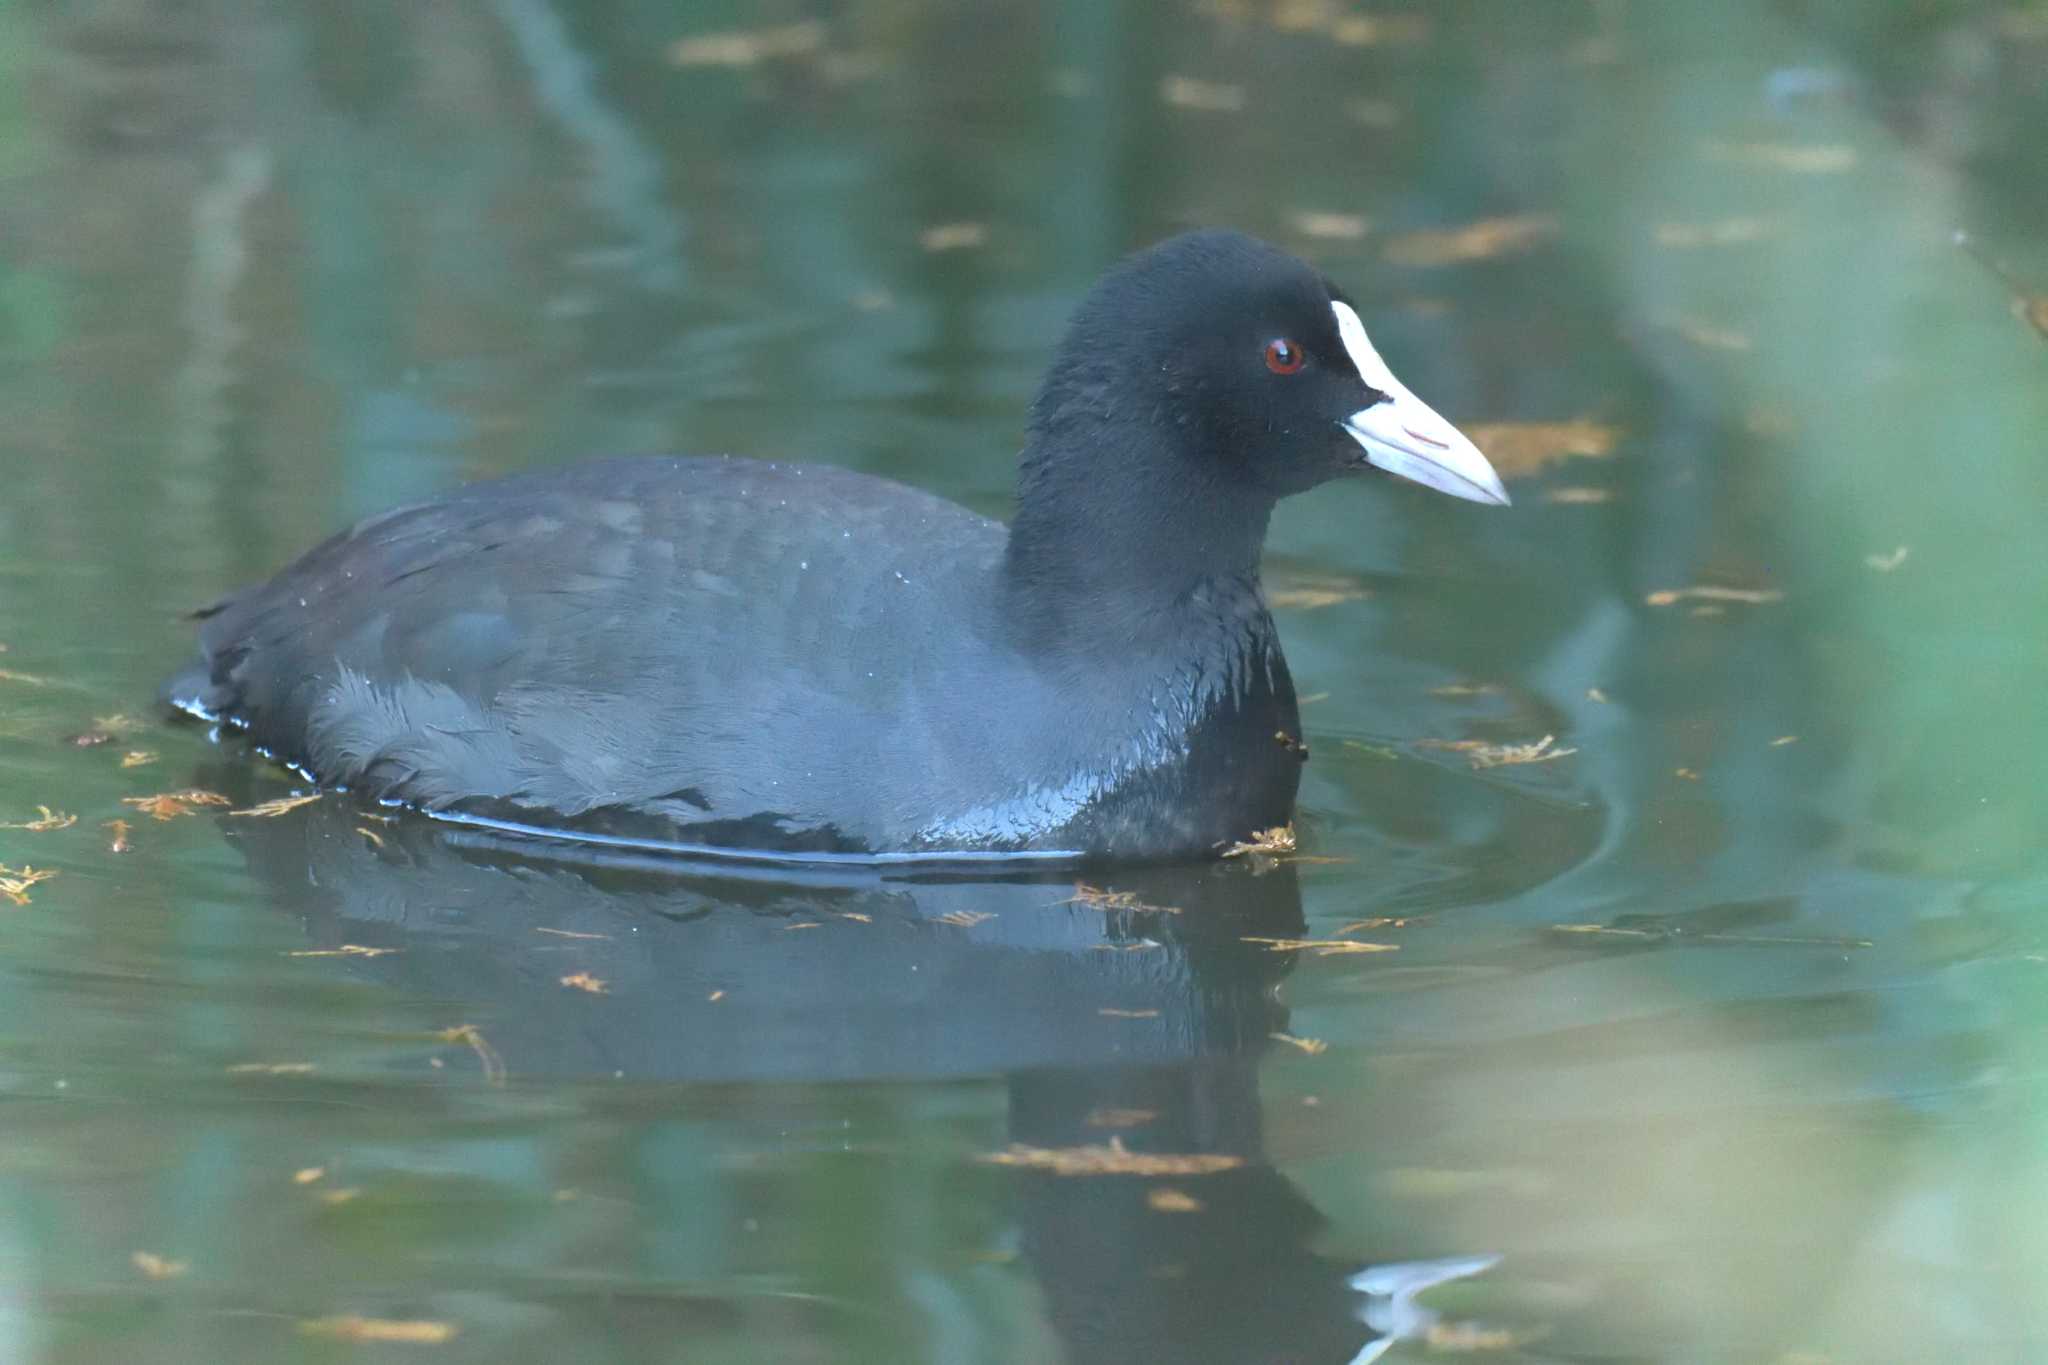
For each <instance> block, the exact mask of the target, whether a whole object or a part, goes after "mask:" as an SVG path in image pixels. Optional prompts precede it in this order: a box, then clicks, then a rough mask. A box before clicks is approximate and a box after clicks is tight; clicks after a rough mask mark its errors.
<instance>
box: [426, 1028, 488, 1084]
mask: <svg viewBox="0 0 2048 1365" xmlns="http://www.w3.org/2000/svg"><path fill="white" fill-rule="evenodd" d="M434 1037H435V1038H437V1039H439V1040H440V1041H441V1042H444V1043H466V1044H468V1045H469V1050H470V1051H471V1052H474V1053H475V1054H476V1059H477V1061H479V1062H481V1063H482V1064H483V1068H484V1082H485V1084H487V1085H503V1084H504V1083H505V1060H504V1058H502V1057H500V1056H499V1055H498V1050H497V1049H496V1048H494V1047H492V1046H491V1045H490V1042H489V1041H488V1040H487V1039H486V1038H485V1037H484V1035H483V1033H482V1031H481V1030H479V1029H478V1028H477V1026H476V1025H475V1024H457V1025H456V1026H455V1027H453V1028H445V1029H442V1030H440V1031H439V1032H438V1033H436V1034H434Z"/></svg>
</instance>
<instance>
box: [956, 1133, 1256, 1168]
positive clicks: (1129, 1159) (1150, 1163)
mask: <svg viewBox="0 0 2048 1365" xmlns="http://www.w3.org/2000/svg"><path fill="white" fill-rule="evenodd" d="M980 1159H981V1160H982V1161H984V1162H987V1163H988V1164H989V1165H991V1166H1021V1167H1024V1168H1025V1169H1027V1170H1034V1171H1050V1172H1052V1173H1053V1174H1054V1175H1171V1176H1189V1175H1214V1174H1215V1173H1216V1172H1218V1171H1234V1170H1236V1169H1237V1168H1238V1167H1240V1166H1242V1165H1244V1158H1243V1157H1241V1156H1231V1155H1228V1154H1227V1153H1223V1152H1193V1153H1186V1154H1176V1153H1166V1152H1133V1151H1131V1150H1129V1149H1128V1148H1126V1147H1125V1146H1124V1144H1123V1140H1122V1139H1121V1138H1115V1137H1112V1138H1111V1139H1110V1140H1109V1142H1108V1143H1107V1144H1106V1145H1102V1146H1082V1147H1031V1146H1027V1145H1025V1144H1024V1143H1021V1142H1013V1143H1011V1144H1010V1145H1009V1146H1008V1147H1006V1148H1004V1149H1003V1150H1002V1151H1000V1152H990V1153H989V1154H987V1155H986V1156H983V1157H982V1158H980Z"/></svg>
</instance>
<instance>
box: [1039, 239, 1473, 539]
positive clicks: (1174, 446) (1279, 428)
mask: <svg viewBox="0 0 2048 1365" xmlns="http://www.w3.org/2000/svg"><path fill="white" fill-rule="evenodd" d="M1031 430H1032V442H1031V450H1030V452H1028V453H1027V459H1026V468H1025V471H1024V473H1025V485H1026V490H1027V494H1028V489H1029V486H1030V484H1031V483H1032V481H1033V479H1034V475H1038V476H1046V475H1051V476H1052V477H1053V478H1054V479H1055V481H1059V482H1064V481H1065V480H1064V479H1060V478H1059V477H1058V474H1054V473H1053V471H1050V470H1045V469H1039V470H1034V468H1033V463H1034V461H1035V462H1037V463H1040V464H1045V463H1049V462H1059V463H1061V464H1071V463H1072V462H1074V461H1076V460H1077V459H1079V460H1082V461H1090V462H1099V461H1133V460H1135V461H1137V462H1139V463H1142V464H1153V463H1162V462H1171V464H1172V468H1171V471H1170V477H1172V478H1173V479H1175V480H1178V481H1185V483H1186V485H1187V486H1188V487H1189V489H1190V490H1191V491H1194V490H1202V491H1204V492H1207V493H1208V494H1210V495H1212V496H1213V495H1220V496H1235V497H1243V498H1251V499H1262V500H1264V501H1266V502H1267V503H1268V505H1270V502H1271V501H1272V500H1276V499H1278V498H1281V497H1284V496H1286V495H1288V494H1290V493H1298V492H1300V491H1302V490H1303V489H1307V488H1312V487H1314V486H1315V485H1317V484H1319V483H1323V482H1325V481H1326V480H1329V479H1332V478H1335V477H1337V476H1339V475H1342V474H1348V473H1358V472H1363V471H1366V470H1369V469H1380V470H1385V471H1387V472H1389V473H1393V474H1397V475H1400V476H1401V477H1403V478H1407V479H1412V480H1415V481H1416V482H1418V483H1423V484H1426V485H1428V486H1430V487H1432V488H1436V489H1438V490H1440V491H1442V492H1446V493H1450V494H1452V495H1453V496H1456V497H1461V498H1468V499H1471V500H1473V501H1475V502H1489V503H1505V502H1507V500H1508V498H1507V493H1506V491H1505V490H1504V489H1503V488H1502V487H1501V483H1500V479H1499V476H1498V475H1496V474H1495V473H1494V471H1493V468H1492V467H1491V466H1490V465H1488V464H1487V462H1486V458H1485V457H1484V456H1483V455H1481V454H1480V453H1479V451H1478V450H1477V449H1476V448H1475V447H1474V446H1473V445H1472V443H1471V442H1470V441H1468V440H1467V439H1466V438H1465V437H1464V436H1463V435H1461V434H1460V433H1459V432H1458V430H1457V429H1456V428H1455V427H1453V426H1451V424H1450V423H1449V422H1446V421H1445V420H1444V419H1443V418H1441V417H1439V416H1438V415H1437V414H1436V413H1435V412H1433V411H1432V410H1431V409H1430V408H1429V407H1428V406H1427V405H1425V404H1424V403H1423V402H1422V401H1421V400H1420V399H1418V398H1416V397H1415V395H1414V394H1412V393H1410V392H1409V391H1408V389H1407V388H1406V386H1404V385H1403V384H1401V382H1400V381H1399V380H1397V379H1395V378H1394V376H1393V375H1392V374H1391V373H1390V372H1389V371H1388V369H1387V366H1386V364H1385V362H1384V361H1382V360H1381V359H1380V357H1379V353H1378V352H1377V351H1376V350H1374V349H1373V345H1372V343H1371V342H1370V341H1369V340H1368V339H1367V338H1366V334H1365V327H1364V325H1363V324H1362V323H1361V322H1360V321H1359V317H1358V313H1357V311H1356V310H1355V309H1354V308H1353V307H1352V305H1351V304H1350V303H1349V302H1348V301H1347V300H1346V299H1345V298H1344V296H1343V294H1342V293H1340V292H1339V291H1338V290H1337V288H1336V287H1335V286H1334V285H1332V284H1331V283H1330V282H1329V281H1328V280H1327V279H1325V278H1324V277H1323V276H1322V275H1321V274H1320V273H1318V272H1317V271H1316V270H1315V269H1314V268H1313V267H1311V266H1309V265H1308V264H1306V263H1305V262H1303V261H1301V260H1298V259H1296V258H1295V257H1293V256H1290V255H1288V254H1287V253H1286V252H1284V251H1281V250H1279V249H1278V248H1276V247H1272V246H1269V245H1267V244H1266V243H1264V242H1261V241H1258V240H1256V239H1254V238H1251V237H1247V236H1245V235H1244V234H1242V233H1237V232H1228V231H1220V230H1208V231H1201V232H1190V233H1185V234H1183V235H1181V236H1178V237H1173V238H1170V239H1168V240H1166V241H1164V242H1161V243H1159V244H1158V245H1156V246H1153V247H1151V248H1149V249H1147V250H1145V251H1141V252H1139V253H1138V254H1136V255H1134V256H1132V257H1130V258H1129V259H1128V260H1126V261H1125V262H1123V264H1121V265H1119V266H1118V267H1117V268H1116V269H1115V270H1113V271H1112V272H1110V274H1108V275H1107V276H1105V277H1104V278H1103V280H1102V281H1101V282H1100V283H1099V284H1097V285H1096V287H1095V288H1094V289H1093V290H1092V291H1091V292H1090V293H1089V295H1088V297H1087V299H1086V300H1085V301H1084V302H1083V303H1082V305H1081V308H1080V310H1079V312H1078V313H1077V314H1076V315H1075V317H1074V320H1073V323H1072V325H1071V326H1070V328H1069V329H1068V332H1067V336H1066V339H1065V340H1064V341H1063V342H1062V343H1061V346H1060V349H1059V353H1058V355H1057V357H1056V358H1055V360H1054V362H1053V366H1052V369H1051V370H1050V371H1049V372H1048V374H1047V376H1046V380H1045V384H1044V386H1043V387H1042V388H1041V389H1040V390H1039V394H1038V398H1037V400H1036V402H1035V403H1034V404H1033V407H1032V414H1031ZM1105 472H1106V471H1104V470H1102V469H1100V468H1097V469H1095V470H1093V471H1092V473H1093V474H1095V475H1096V476H1098V477H1099V476H1101V475H1102V474H1104V473H1105ZM1150 472H1151V473H1152V474H1154V475H1155V476H1156V475H1158V474H1159V473H1161V472H1162V471H1160V470H1152V471H1150ZM1059 473H1060V474H1065V475H1066V476H1068V477H1073V478H1087V477H1088V476H1089V473H1090V471H1084V470H1081V469H1074V468H1066V469H1063V470H1060V471H1059Z"/></svg>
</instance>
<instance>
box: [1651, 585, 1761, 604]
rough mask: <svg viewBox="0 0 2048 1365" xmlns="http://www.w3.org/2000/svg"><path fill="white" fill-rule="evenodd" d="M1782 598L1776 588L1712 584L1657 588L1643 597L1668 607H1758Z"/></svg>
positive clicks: (1652, 602)
mask: <svg viewBox="0 0 2048 1365" xmlns="http://www.w3.org/2000/svg"><path fill="white" fill-rule="evenodd" d="M1784 600H1785V594H1784V593H1782V592H1779V591H1778V590H1777V589H1776V588H1720V587H1715V586H1713V585H1712V584H1702V585H1696V586H1694V587H1690V588H1659V589H1658V590H1657V591H1655V592H1653V593H1649V594H1647V595H1646V596H1645V597H1644V598H1643V601H1644V603H1645V604H1646V605H1648V606H1652V607H1668V606H1671V605H1673V604H1675V603H1678V602H1742V603H1746V604H1748V605H1750V606H1758V607H1760V606H1768V605H1769V604H1771V603H1772V602H1782V601H1784Z"/></svg>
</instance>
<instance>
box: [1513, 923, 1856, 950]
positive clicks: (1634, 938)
mask: <svg viewBox="0 0 2048 1365" xmlns="http://www.w3.org/2000/svg"><path fill="white" fill-rule="evenodd" d="M1550 932H1551V933H1553V934H1568V935H1570V936H1572V937H1573V938H1590V939H1612V940H1617V941H1621V942H1630V943H1681V944H1683V943H1711V944H1715V945H1718V946H1722V947H1738V948H1869V947H1872V946H1874V944H1873V943H1872V941H1871V940H1870V939H1867V938H1805V937H1800V936H1798V935H1790V934H1728V933H1693V932H1689V931H1687V930H1686V929H1684V928H1683V927H1681V926H1679V925H1675V924H1673V925H1659V926H1655V927H1651V928H1640V927H1634V926H1627V925H1616V924H1553V925H1551V926H1550Z"/></svg>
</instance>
